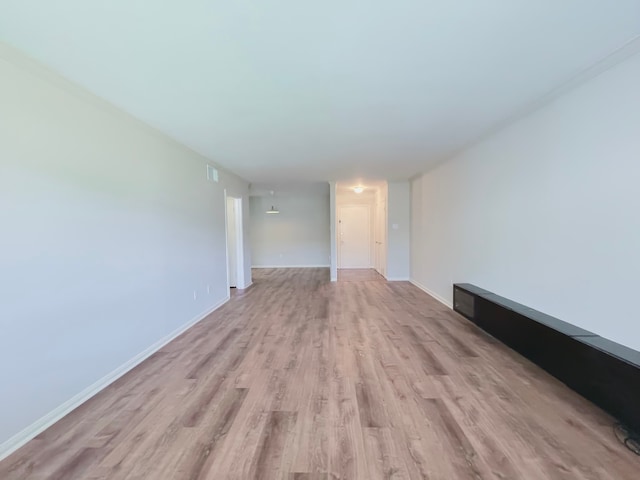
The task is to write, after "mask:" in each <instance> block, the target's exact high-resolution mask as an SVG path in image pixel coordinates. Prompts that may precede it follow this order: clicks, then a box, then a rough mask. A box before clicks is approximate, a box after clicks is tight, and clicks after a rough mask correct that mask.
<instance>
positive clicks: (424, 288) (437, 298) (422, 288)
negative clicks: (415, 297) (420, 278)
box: [409, 279, 453, 310]
mask: <svg viewBox="0 0 640 480" xmlns="http://www.w3.org/2000/svg"><path fill="white" fill-rule="evenodd" d="M409 281H410V282H411V283H412V284H413V285H415V286H416V287H418V288H419V289H420V290H422V291H423V292H424V293H426V294H427V295H430V296H432V297H433V298H435V299H436V300H437V301H439V302H440V303H442V304H443V305H445V306H446V307H449V308H450V309H451V310H453V305H452V304H451V303H449V301H448V300H446V299H444V298H443V297H441V296H440V295H438V294H437V293H434V292H432V291H431V290H429V289H428V288H427V287H425V286H424V285H422V284H420V283H418V282H416V281H415V280H414V279H409Z"/></svg>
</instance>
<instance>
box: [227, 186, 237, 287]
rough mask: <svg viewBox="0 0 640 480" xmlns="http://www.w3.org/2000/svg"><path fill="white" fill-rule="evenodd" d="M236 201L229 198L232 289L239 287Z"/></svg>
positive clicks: (228, 243) (228, 231) (229, 247)
mask: <svg viewBox="0 0 640 480" xmlns="http://www.w3.org/2000/svg"><path fill="white" fill-rule="evenodd" d="M235 200H236V199H235V198H233V197H227V261H228V263H229V265H228V269H227V271H228V275H229V286H230V287H237V286H238V252H237V245H238V239H237V238H236V234H237V230H238V229H237V225H236V218H237V217H236V202H235Z"/></svg>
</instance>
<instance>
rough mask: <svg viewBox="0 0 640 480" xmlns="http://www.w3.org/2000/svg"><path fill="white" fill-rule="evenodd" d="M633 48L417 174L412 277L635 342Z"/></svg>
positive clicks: (638, 344) (638, 204) (638, 171)
mask: <svg viewBox="0 0 640 480" xmlns="http://www.w3.org/2000/svg"><path fill="white" fill-rule="evenodd" d="M638 85H640V55H636V56H634V57H632V58H630V59H628V60H627V61H625V62H624V63H622V64H619V65H617V66H616V67H614V68H612V69H611V70H609V71H607V72H605V73H603V74H601V75H600V76H598V77H596V78H594V79H592V80H590V81H589V82H588V83H585V84H583V85H582V86H580V87H579V88H577V89H575V90H573V91H572V92H570V93H568V94H566V95H565V96H563V97H561V98H559V99H557V100H556V101H555V102H553V103H551V104H549V105H547V106H546V107H544V108H543V109H541V110H538V111H537V112H535V113H534V114H532V115H530V116H528V117H527V118H524V119H522V120H520V121H518V122H517V123H515V124H512V125H511V126H509V127H508V128H507V129H505V130H503V131H502V132H500V133H498V134H496V135H494V136H492V137H491V138H489V139H487V140H486V141H484V142H482V143H481V144H478V145H476V146H475V147H473V148H471V149H469V150H467V151H465V152H463V153H461V154H460V155H458V156H457V158H455V159H454V160H452V161H449V162H447V163H445V164H443V165H441V166H439V167H438V168H436V169H434V170H432V171H430V172H428V173H426V174H424V175H423V176H421V177H419V178H417V179H415V180H414V181H413V182H412V212H413V213H412V232H411V244H412V249H411V250H412V261H411V266H412V268H411V274H412V278H413V279H414V280H415V281H416V282H418V283H420V284H421V285H422V286H423V287H425V288H426V289H428V290H430V291H431V292H433V293H434V294H435V295H438V296H440V297H442V298H443V299H444V300H446V301H448V302H451V296H452V292H451V290H452V288H451V284H452V283H453V282H470V283H474V284H477V285H479V286H480V287H483V288H486V289H488V290H491V291H493V292H495V293H498V294H500V295H503V296H506V297H508V298H511V299H513V300H516V301H518V302H521V303H523V304H525V305H528V306H530V307H533V308H536V309H539V310H541V311H543V312H546V313H548V314H551V315H554V316H557V317H559V318H561V319H563V320H565V321H568V322H571V323H573V324H575V325H579V326H581V327H583V328H586V329H588V330H591V331H593V332H595V333H597V334H599V335H602V336H604V337H607V338H610V339H612V340H614V341H617V342H619V343H622V344H625V345H627V346H629V347H632V348H635V349H638V350H640V322H639V321H638V308H637V306H636V304H635V302H634V301H633V300H635V298H636V297H637V295H638V294H637V289H638V286H639V285H640V277H639V273H640V250H639V249H640V213H639V212H640V88H638Z"/></svg>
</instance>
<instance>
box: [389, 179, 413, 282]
mask: <svg viewBox="0 0 640 480" xmlns="http://www.w3.org/2000/svg"><path fill="white" fill-rule="evenodd" d="M387 204H388V206H387V209H388V211H387V275H386V276H387V279H388V280H409V277H410V246H411V235H410V231H411V188H410V184H409V182H408V181H404V182H388V184H387Z"/></svg>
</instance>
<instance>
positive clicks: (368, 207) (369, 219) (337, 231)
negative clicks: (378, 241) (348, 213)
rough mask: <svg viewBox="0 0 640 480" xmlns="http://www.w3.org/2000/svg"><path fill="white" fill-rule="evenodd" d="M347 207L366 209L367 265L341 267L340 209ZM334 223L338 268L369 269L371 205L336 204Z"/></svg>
mask: <svg viewBox="0 0 640 480" xmlns="http://www.w3.org/2000/svg"><path fill="white" fill-rule="evenodd" d="M345 207H346V208H349V207H365V208H366V209H367V237H368V238H369V241H368V242H367V252H368V257H369V260H368V262H367V263H368V264H369V266H368V267H342V243H341V241H340V235H341V233H342V218H341V216H342V215H341V214H340V211H341V210H342V209H343V208H345ZM336 223H337V226H338V228H337V229H336V234H337V235H336V243H337V246H338V268H339V269H342V268H361V269H369V268H371V233H372V232H371V205H369V204H367V203H345V204H343V205H338V211H337V215H336Z"/></svg>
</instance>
